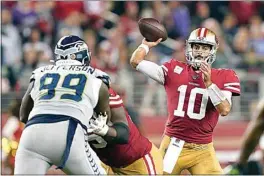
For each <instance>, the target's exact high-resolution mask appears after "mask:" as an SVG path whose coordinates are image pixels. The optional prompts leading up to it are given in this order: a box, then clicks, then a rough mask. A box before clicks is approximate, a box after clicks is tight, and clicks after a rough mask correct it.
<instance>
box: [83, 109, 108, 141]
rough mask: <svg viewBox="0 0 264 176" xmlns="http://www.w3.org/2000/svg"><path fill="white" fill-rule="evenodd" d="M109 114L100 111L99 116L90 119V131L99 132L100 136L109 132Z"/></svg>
mask: <svg viewBox="0 0 264 176" xmlns="http://www.w3.org/2000/svg"><path fill="white" fill-rule="evenodd" d="M106 122H107V114H106V113H104V114H103V113H100V114H99V115H98V116H97V117H95V118H91V119H90V121H89V125H90V127H89V128H88V133H94V134H98V135H100V136H105V135H106V133H107V132H108V129H109V127H108V125H107V124H106Z"/></svg>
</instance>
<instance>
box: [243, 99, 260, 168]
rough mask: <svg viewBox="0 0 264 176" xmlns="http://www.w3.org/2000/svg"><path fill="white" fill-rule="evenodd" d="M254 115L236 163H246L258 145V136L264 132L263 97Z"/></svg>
mask: <svg viewBox="0 0 264 176" xmlns="http://www.w3.org/2000/svg"><path fill="white" fill-rule="evenodd" d="M255 116H256V117H255V118H254V119H253V121H252V122H250V124H249V126H248V128H247V130H246V133H245V135H244V140H243V143H242V149H241V152H240V156H239V160H238V163H239V164H242V165H244V164H246V163H247V160H248V158H249V156H250V154H251V153H252V152H253V150H254V149H255V148H256V146H257V145H258V143H259V140H260V137H261V135H262V134H263V132H264V99H263V102H262V103H260V109H259V110H258V111H257V113H256V115H255Z"/></svg>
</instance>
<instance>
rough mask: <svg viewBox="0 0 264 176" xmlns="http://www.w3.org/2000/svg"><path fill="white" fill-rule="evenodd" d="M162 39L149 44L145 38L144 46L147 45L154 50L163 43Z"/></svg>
mask: <svg viewBox="0 0 264 176" xmlns="http://www.w3.org/2000/svg"><path fill="white" fill-rule="evenodd" d="M161 40H162V38H160V39H158V40H157V41H155V42H148V41H147V40H146V39H145V38H144V39H143V40H142V44H145V45H147V46H148V47H149V48H152V47H154V46H156V45H158V44H159V43H160V42H161Z"/></svg>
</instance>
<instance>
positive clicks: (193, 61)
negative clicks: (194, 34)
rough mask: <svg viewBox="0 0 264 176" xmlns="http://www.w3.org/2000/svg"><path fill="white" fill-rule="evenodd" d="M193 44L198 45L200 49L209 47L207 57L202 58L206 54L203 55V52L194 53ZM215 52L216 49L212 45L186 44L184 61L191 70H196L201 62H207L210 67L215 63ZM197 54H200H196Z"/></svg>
mask: <svg viewBox="0 0 264 176" xmlns="http://www.w3.org/2000/svg"><path fill="white" fill-rule="evenodd" d="M195 44H198V45H200V47H202V46H201V45H208V46H209V47H210V51H209V52H208V54H207V56H204V54H206V53H207V52H206V53H205V52H203V51H194V49H193V47H194V46H195ZM216 51H217V48H215V47H214V46H213V45H210V44H203V43H188V42H187V46H186V60H187V62H188V64H190V65H191V66H192V67H193V68H195V69H197V70H198V69H199V68H200V66H201V63H202V62H203V61H204V62H207V63H208V64H209V65H211V64H212V63H213V62H214V61H215V59H216ZM194 52H195V53H194ZM199 52H200V54H198V53H199ZM198 57H200V58H198Z"/></svg>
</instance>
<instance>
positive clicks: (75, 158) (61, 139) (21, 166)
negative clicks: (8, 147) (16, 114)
mask: <svg viewBox="0 0 264 176" xmlns="http://www.w3.org/2000/svg"><path fill="white" fill-rule="evenodd" d="M68 124H69V121H62V122H57V123H43V124H34V125H31V126H28V127H27V128H26V129H25V130H24V131H23V133H22V136H21V139H20V143H19V146H18V150H17V153H16V157H15V174H43V175H44V174H46V172H47V170H48V169H49V167H50V166H51V165H53V164H54V165H57V166H58V165H59V164H60V162H61V159H62V156H63V153H64V150H65V147H66V136H67V131H68ZM62 170H63V171H64V172H65V173H66V174H78V175H81V174H86V175H88V174H90V175H103V174H106V172H105V170H104V169H103V168H102V167H101V164H100V160H99V158H98V157H97V155H96V154H95V152H94V151H93V150H92V149H91V147H90V146H89V143H88V136H87V135H85V134H84V130H83V128H82V127H81V125H77V129H76V132H75V135H74V138H73V141H72V145H71V148H70V154H69V158H68V160H67V161H66V164H65V166H64V168H63V169H62Z"/></svg>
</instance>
